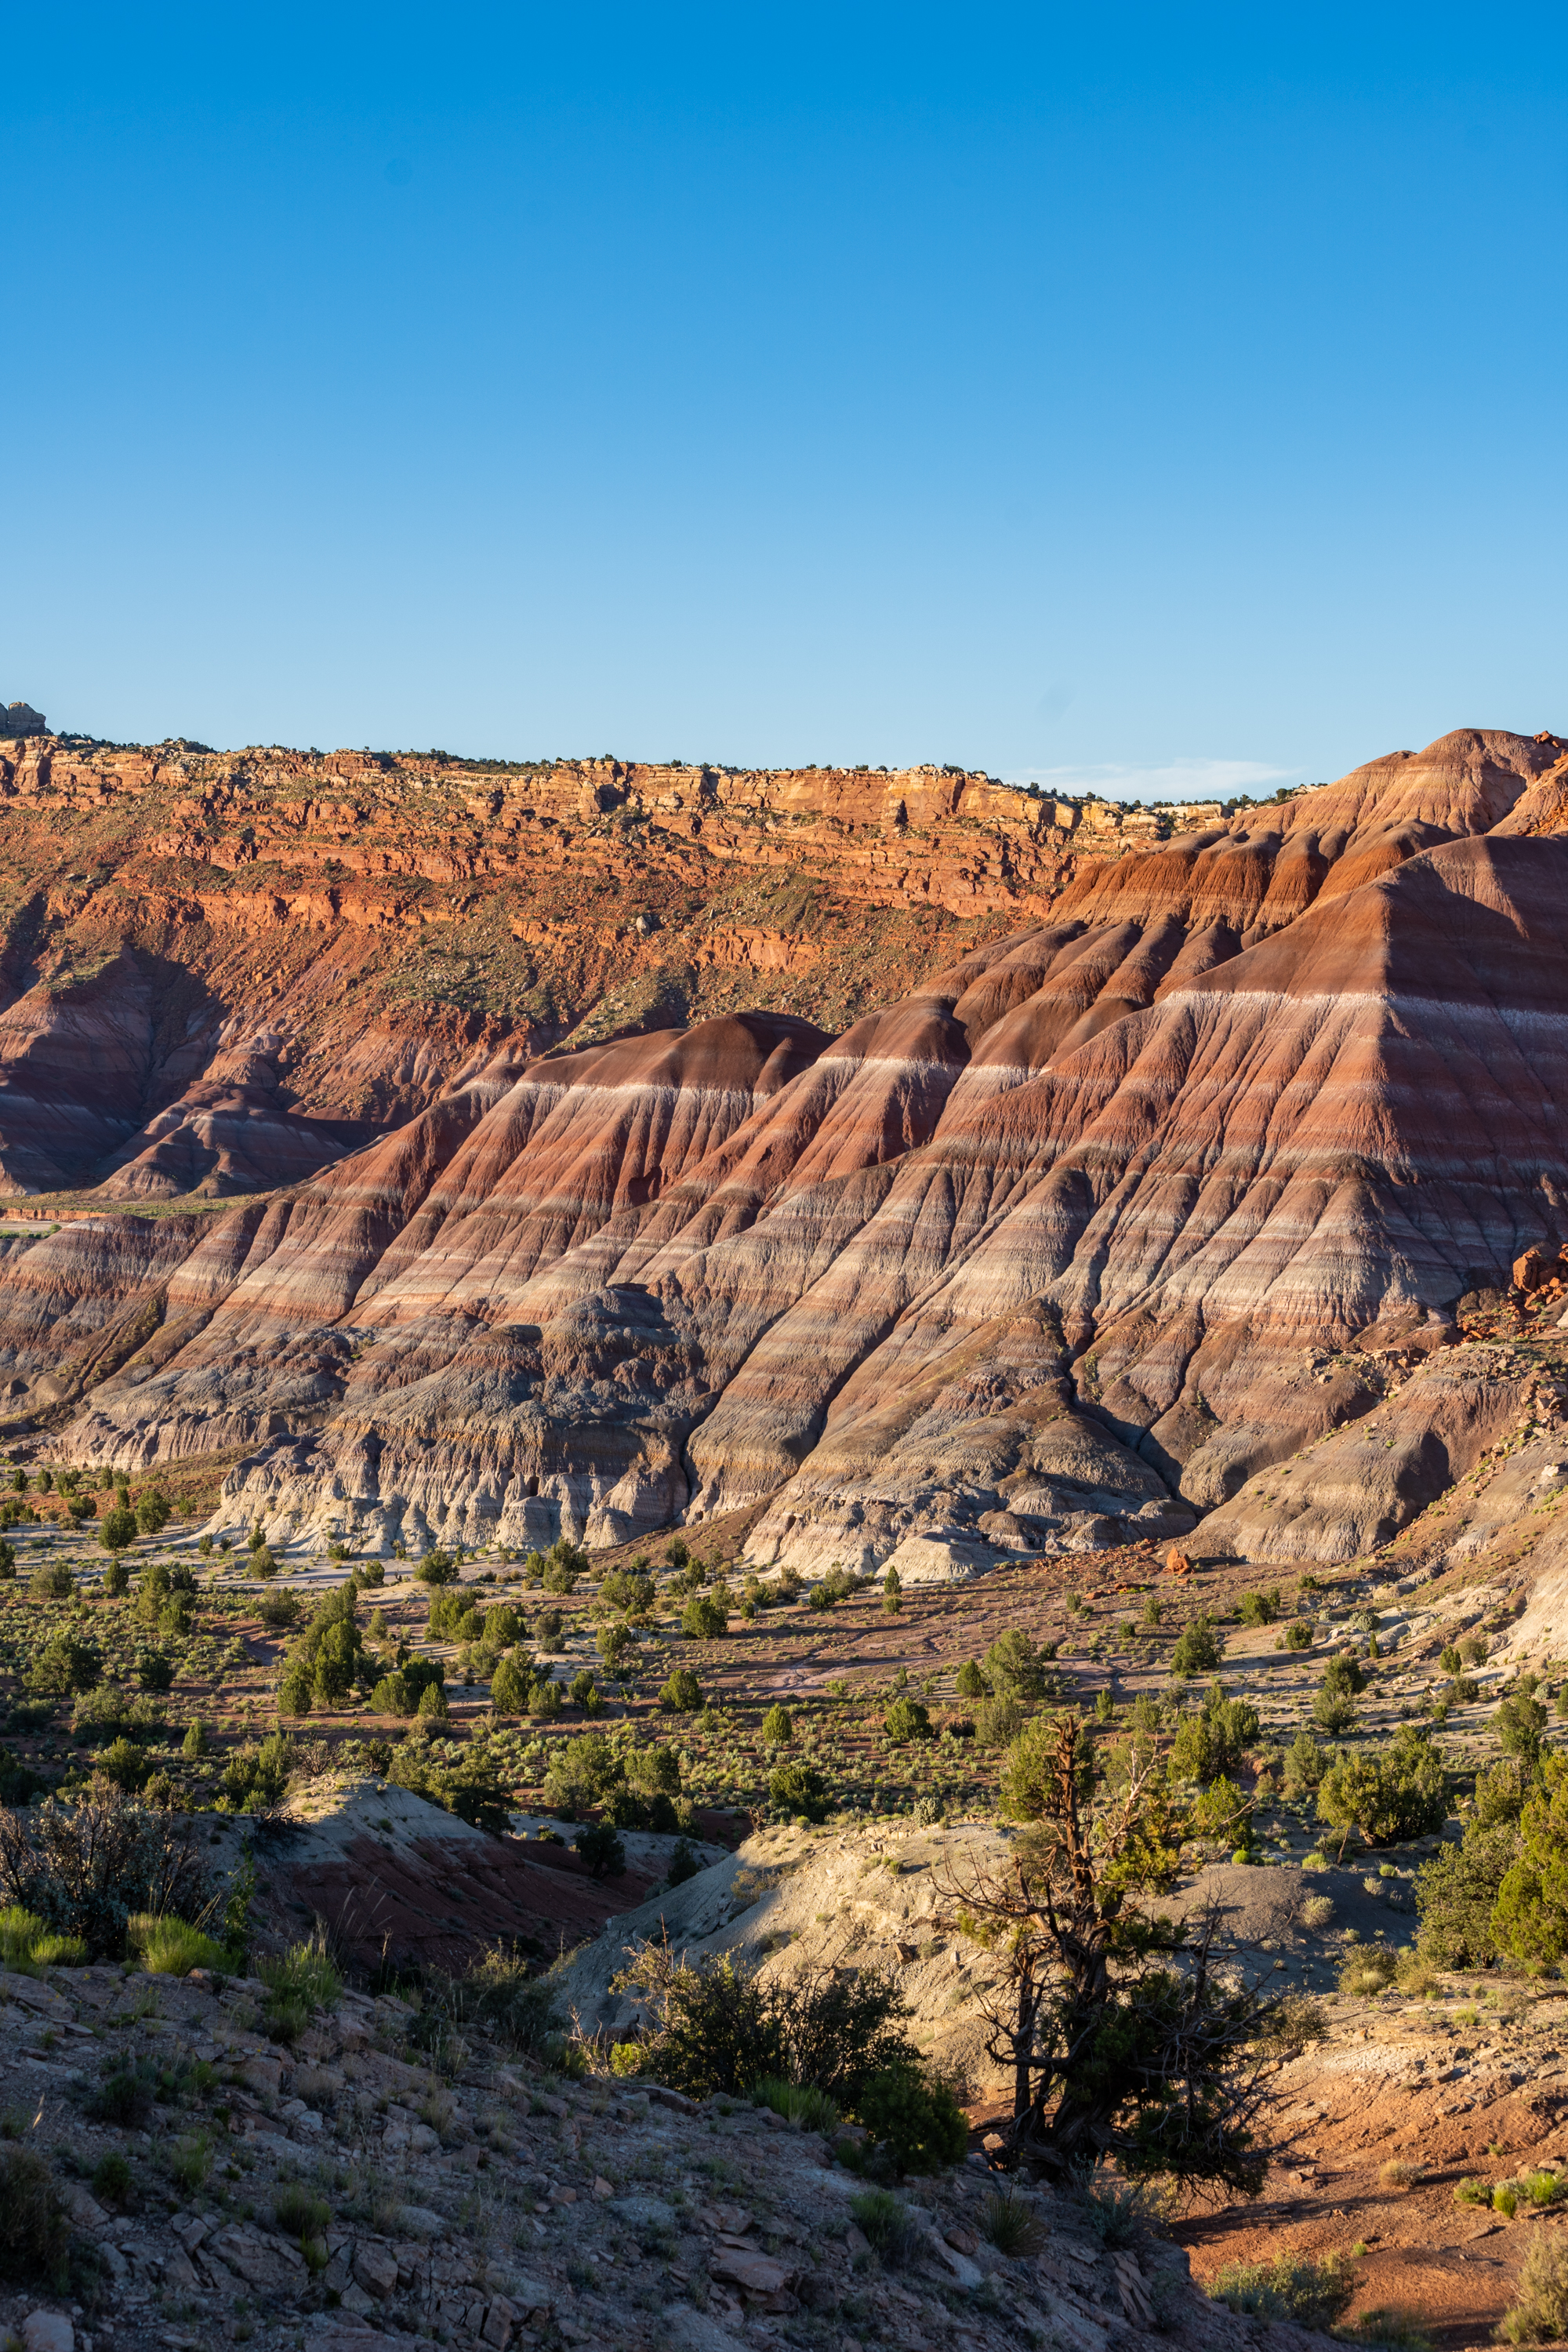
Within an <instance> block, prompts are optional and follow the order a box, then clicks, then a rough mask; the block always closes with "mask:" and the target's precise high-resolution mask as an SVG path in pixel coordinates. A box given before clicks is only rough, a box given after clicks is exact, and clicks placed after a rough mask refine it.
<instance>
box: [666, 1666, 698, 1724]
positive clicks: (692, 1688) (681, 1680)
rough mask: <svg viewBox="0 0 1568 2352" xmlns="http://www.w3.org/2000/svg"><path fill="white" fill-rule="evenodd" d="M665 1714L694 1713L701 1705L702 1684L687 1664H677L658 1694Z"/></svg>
mask: <svg viewBox="0 0 1568 2352" xmlns="http://www.w3.org/2000/svg"><path fill="white" fill-rule="evenodd" d="M658 1703H659V1705H660V1706H661V1707H663V1709H664V1711H665V1713H666V1714H667V1715H696V1714H697V1713H698V1712H699V1711H700V1708H701V1706H702V1685H701V1684H700V1682H699V1681H698V1679H697V1677H696V1675H694V1674H693V1673H692V1671H691V1669H690V1667H689V1666H678V1667H677V1668H676V1670H675V1672H674V1674H672V1675H671V1676H670V1678H669V1680H668V1682H667V1683H666V1685H665V1686H664V1688H663V1689H662V1690H661V1691H660V1693H659V1695H658Z"/></svg>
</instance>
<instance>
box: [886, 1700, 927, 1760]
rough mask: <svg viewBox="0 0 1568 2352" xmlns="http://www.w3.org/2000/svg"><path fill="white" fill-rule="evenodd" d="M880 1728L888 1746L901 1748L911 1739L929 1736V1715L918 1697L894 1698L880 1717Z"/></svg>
mask: <svg viewBox="0 0 1568 2352" xmlns="http://www.w3.org/2000/svg"><path fill="white" fill-rule="evenodd" d="M882 1729H883V1732H884V1733H885V1734H886V1737H887V1740H888V1744H889V1747H891V1748H902V1747H905V1746H907V1745H908V1743H909V1742H910V1740H911V1739H929V1738H931V1716H930V1714H929V1713H928V1711H927V1709H926V1708H925V1707H924V1706H921V1702H920V1700H919V1699H918V1698H908V1697H900V1698H896V1699H895V1700H894V1701H893V1704H892V1706H890V1707H889V1709H888V1712H887V1714H886V1715H885V1716H884V1717H882Z"/></svg>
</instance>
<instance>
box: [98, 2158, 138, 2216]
mask: <svg viewBox="0 0 1568 2352" xmlns="http://www.w3.org/2000/svg"><path fill="white" fill-rule="evenodd" d="M133 2187H134V2175H133V2174H132V2169H131V2164H130V2160H129V2158H126V2157H123V2156H121V2153H120V2150H119V2149H118V2148H110V2151H109V2153H108V2154H107V2155H106V2156H100V2158H99V2159H98V2162H97V2163H96V2164H95V2165H94V2166H93V2168H92V2193H93V2195H94V2196H95V2197H96V2198H97V2200H98V2201H99V2203H100V2205H109V2206H112V2207H113V2208H114V2209H115V2210H117V2211H120V2212H123V2211H124V2210H125V2208H126V2206H128V2205H129V2204H130V2202H131V2198H132V2189H133Z"/></svg>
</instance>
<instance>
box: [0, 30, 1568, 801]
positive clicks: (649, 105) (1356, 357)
mask: <svg viewBox="0 0 1568 2352" xmlns="http://www.w3.org/2000/svg"><path fill="white" fill-rule="evenodd" d="M7 64H8V77H7V78H8V85H9V87H10V89H11V90H12V91H13V93H14V94H15V99H16V102H15V105H14V110H13V114H12V117H11V119H10V120H9V121H8V124H7V131H8V158H7V161H8V167H9V168H8V172H7V175H6V188H5V195H4V198H3V199H0V201H3V202H4V205H5V228H6V251H7V260H8V270H7V286H8V293H7V307H8V310H9V312H10V315H11V317H12V319H13V320H14V321H15V328H14V339H13V353H12V362H13V363H12V365H11V367H10V368H9V369H8V370H7V373H6V382H5V391H4V393H3V394H0V400H3V403H4V412H3V413H4V416H5V434H6V445H7V446H8V447H9V448H10V450H11V452H12V465H11V467H10V468H9V478H8V485H7V488H8V497H7V502H6V504H7V521H8V524H9V538H10V552H11V561H10V562H9V563H8V565H7V566H6V576H5V593H4V607H3V611H0V697H3V698H5V700H10V699H13V698H25V699H26V700H27V701H29V702H31V703H33V704H34V705H35V706H37V708H39V709H43V710H44V711H45V712H46V713H47V716H48V718H49V719H50V722H51V724H53V725H55V726H57V727H64V728H71V729H75V730H80V731H83V732H88V733H92V734H95V735H100V736H104V737H112V738H115V739H116V740H143V741H148V740H161V739H163V738H166V737H169V736H172V735H174V736H177V735H181V734H184V735H185V736H188V737H194V738H196V739H199V740H205V741H207V742H211V743H215V744H216V743H224V744H235V745H237V744H241V743H245V742H247V741H249V742H255V741H258V740H271V741H282V740H295V741H297V742H298V743H299V744H300V745H301V746H304V745H309V744H310V743H316V744H321V745H322V746H323V747H337V746H340V745H345V744H357V743H363V742H365V741H370V742H372V743H375V744H392V743H401V744H405V745H425V744H440V745H443V746H446V747H447V748H449V749H451V750H452V751H455V752H458V753H461V754H463V755H465V756H468V757H481V758H482V757H489V758H515V759H523V758H538V757H549V756H552V755H555V754H557V753H560V755H562V756H571V755H572V754H569V753H567V752H565V751H563V747H565V746H572V747H574V752H575V754H576V755H578V756H581V755H584V754H585V753H586V752H587V751H588V750H589V748H590V747H592V746H595V745H597V746H599V747H600V748H614V749H615V750H616V752H617V753H618V755H619V756H621V757H625V758H635V759H639V760H661V759H668V758H676V757H679V758H683V759H686V760H688V761H697V760H700V759H708V760H711V761H717V762H722V763H723V764H726V765H732V766H768V767H792V766H805V765H809V764H811V763H813V762H816V763H819V764H825V765H834V766H853V765H857V764H863V763H870V764H873V765H884V764H885V765H887V766H889V767H892V766H905V765H912V764H916V763H920V762H922V761H936V762H938V763H939V764H942V763H951V764H953V765H961V766H965V767H970V768H974V769H984V770H985V771H987V772H990V773H992V774H994V775H996V776H998V777H999V778H1002V779H1003V780H1005V781H1006V782H1015V783H1025V784H1026V783H1028V782H1038V783H1039V784H1040V785H1041V786H1042V788H1043V789H1047V790H1057V791H1062V792H1068V791H1074V792H1080V793H1081V792H1096V793H1103V794H1105V795H1106V796H1107V797H1110V798H1116V797H1121V798H1129V799H1134V798H1135V799H1142V800H1145V801H1147V800H1151V799H1156V798H1160V799H1183V798H1186V799H1205V798H1215V797H1218V798H1225V797H1230V796H1234V795H1236V794H1238V793H1250V794H1252V795H1254V796H1256V797H1264V796H1267V795H1268V794H1269V793H1272V792H1273V791H1274V790H1275V789H1276V787H1277V786H1279V785H1285V784H1296V783H1300V782H1315V781H1319V780H1323V779H1329V778H1332V777H1335V776H1338V775H1341V774H1342V773H1344V772H1346V771H1347V770H1349V769H1352V768H1353V767H1356V766H1358V765H1360V764H1361V763H1362V762H1363V761H1367V760H1370V759H1373V758H1375V757H1377V756H1378V755H1380V754H1381V753H1383V752H1385V751H1391V750H1394V749H1398V748H1400V747H1407V748H1410V749H1418V748H1419V747H1420V746H1421V745H1423V744H1425V743H1426V742H1428V741H1430V740H1433V739H1435V738H1436V737H1437V736H1439V735H1441V734H1444V733H1447V732H1448V731H1449V730H1451V729H1453V728H1455V727H1458V726H1463V725H1483V724H1484V725H1489V726H1501V727H1507V728H1510V729H1513V730H1517V731H1519V732H1521V733H1524V734H1533V733H1535V732H1536V731H1537V730H1540V729H1542V728H1555V729H1556V730H1557V731H1560V732H1561V731H1568V698H1565V696H1564V692H1563V688H1564V675H1563V648H1564V644H1565V642H1568V630H1565V626H1564V624H1565V622H1568V590H1565V589H1564V586H1563V582H1562V580H1561V577H1560V573H1559V568H1558V567H1556V566H1554V565H1553V564H1552V562H1551V551H1552V548H1553V547H1554V546H1555V544H1556V542H1557V540H1558V538H1559V536H1560V535H1561V530H1562V525H1563V512H1564V472H1565V461H1564V448H1565V436H1564V433H1563V402H1562V394H1561V391H1560V384H1561V381H1562V373H1563V356H1564V352H1563V345H1564V340H1565V330H1564V325H1563V301H1562V294H1563V254H1564V251H1565V249H1568V236H1565V231H1568V170H1565V168H1564V159H1563V139H1562V134H1561V122H1562V120H1563V110H1564V99H1565V98H1568V70H1565V67H1568V35H1565V32H1564V26H1563V20H1562V18H1561V16H1560V14H1558V13H1556V12H1553V13H1552V14H1550V15H1549V14H1548V13H1547V12H1546V11H1545V10H1544V9H1537V8H1519V9H1511V10H1505V11H1503V12H1502V13H1501V14H1500V16H1494V17H1489V18H1488V19H1487V21H1486V23H1485V24H1484V26H1483V25H1482V24H1480V23H1479V21H1478V20H1477V19H1476V18H1475V17H1474V16H1473V15H1471V14H1469V13H1461V12H1460V11H1458V9H1454V8H1447V9H1441V8H1440V9H1438V10H1437V11H1436V12H1432V11H1426V12H1424V13H1422V14H1421V15H1420V16H1417V15H1416V14H1415V11H1414V10H1413V9H1409V8H1402V7H1396V8H1394V9H1392V10H1387V11H1384V12H1381V13H1380V14H1377V15H1376V16H1373V17H1370V18H1369V17H1368V16H1366V15H1365V13H1364V12H1359V13H1352V11H1350V10H1349V9H1345V8H1339V9H1335V8H1329V9H1326V10H1325V9H1322V8H1319V9H1314V10H1313V11H1311V12H1310V13H1309V12H1307V11H1305V10H1300V11H1297V12H1295V13H1294V14H1291V15H1287V16H1275V17H1272V18H1270V19H1268V21H1267V22H1261V21H1259V20H1258V19H1256V18H1255V17H1254V16H1251V15H1244V14H1243V13H1242V12H1241V11H1239V10H1237V9H1233V8H1226V7H1219V8H1214V9H1210V10H1206V11H1204V12H1201V13H1194V14H1191V15H1187V16H1183V17H1181V18H1180V19H1179V20H1178V19H1173V18H1171V17H1170V16H1168V15H1167V14H1164V13H1162V12H1157V11H1154V10H1148V9H1137V8H1134V9H1132V10H1131V11H1126V12H1123V13H1122V14H1121V15H1120V16H1117V17H1115V18H1114V19H1104V20H1096V21H1094V22H1092V23H1086V22H1085V21H1084V20H1082V18H1081V17H1080V16H1079V15H1078V14H1076V13H1073V12H1068V11H1066V10H1062V9H1047V10H1039V9H1035V10H1023V9H1015V8H993V9H988V10H985V11H983V12H981V13H980V14H979V15H977V16H966V17H965V18H964V19H963V21H962V23H961V22H959V21H957V20H955V19H954V18H952V16H951V15H949V14H947V13H945V12H938V11H935V10H931V9H929V8H927V9H920V8H916V9H914V10H909V9H904V10H900V11H898V12H896V13H895V12H893V11H891V10H888V9H885V8H876V7H873V8H866V9H861V10H858V11H855V12H851V13H849V14H847V15H846V14H845V13H844V12H842V11H840V12H836V13H834V14H832V15H829V14H828V12H826V10H820V9H817V10H814V9H811V8H809V7H807V8H799V7H797V8H795V9H792V10H790V11H789V12H787V13H786V12H783V11H777V12H773V13H771V14H769V13H763V14H753V15H752V16H749V17H747V18H746V19H745V20H743V21H740V20H736V19H735V18H733V17H732V16H731V15H729V14H726V13H721V12H719V11H717V10H711V9H704V8H684V9H679V10H671V11H667V12H664V13H663V14H658V15H654V16H649V15H647V14H646V13H637V12H634V11H631V10H628V9H624V8H616V7H611V8H606V9H603V10H601V11H600V12H598V13H597V14H595V15H594V16H591V17H586V16H579V17H577V18H574V19H572V20H570V21H563V20H562V19H561V18H560V17H559V16H557V15H556V14H554V13H552V12H545V11H542V10H539V9H528V8H523V9H517V8H512V9H506V10H502V9H495V8H490V7H485V6H479V7H471V8H467V9H464V10H462V11H459V12H458V13H457V14H456V15H455V16H451V17H449V18H446V19H443V20H442V21H441V23H440V25H439V26H436V25H434V24H433V22H432V20H431V19H429V17H428V16H426V15H425V14H423V13H421V14H416V13H415V12H413V11H412V10H409V9H406V8H402V9H399V8H396V7H394V8H392V9H390V10H382V11H379V12H376V13H375V14H374V15H373V14H372V13H371V12H369V11H367V10H363V9H358V8H353V9H351V8H342V7H339V8H328V9H327V10H325V11H321V10H317V11H315V12H313V13H311V14H310V15H307V14H306V13H305V12H304V11H303V10H300V9H297V8H289V7H288V6H284V7H282V8H281V9H279V10H276V11H273V12H269V13H268V16H267V17H266V19H265V20H262V19H255V20H247V19H235V18H229V19H223V20H218V19H214V18H212V17H211V16H210V15H204V14H202V13H199V12H197V11H195V10H194V9H190V8H188V7H172V8H167V9H164V10H163V11H160V12H158V14H157V16H155V18H154V19H153V20H152V21H151V22H148V21H146V20H141V19H136V20H132V19H129V18H126V17H124V16H122V15H121V14H119V13H115V12H110V10H108V9H106V8H103V7H100V6H94V5H89V6H87V7H85V8H83V9H82V10H79V11H78V12H76V13H75V14H73V15H72V16H69V17H59V16H55V17H50V16H34V17H33V18H31V19H29V20H27V21H25V22H18V23H17V24H16V26H13V27H12V28H11V39H10V43H9V45H8V57H7Z"/></svg>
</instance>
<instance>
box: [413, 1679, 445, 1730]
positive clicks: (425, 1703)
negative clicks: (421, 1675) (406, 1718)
mask: <svg viewBox="0 0 1568 2352" xmlns="http://www.w3.org/2000/svg"><path fill="white" fill-rule="evenodd" d="M414 1712H415V1714H416V1716H423V1717H425V1718H426V1721H429V1720H431V1719H434V1720H435V1721H436V1722H437V1723H445V1722H446V1721H447V1717H448V1715H449V1714H450V1712H451V1710H450V1709H449V1707H448V1706H447V1694H446V1691H445V1690H444V1688H443V1687H442V1685H440V1684H439V1683H429V1684H427V1685H426V1687H425V1689H424V1690H422V1691H421V1692H420V1694H419V1704H418V1706H416V1708H415V1710H414Z"/></svg>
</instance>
